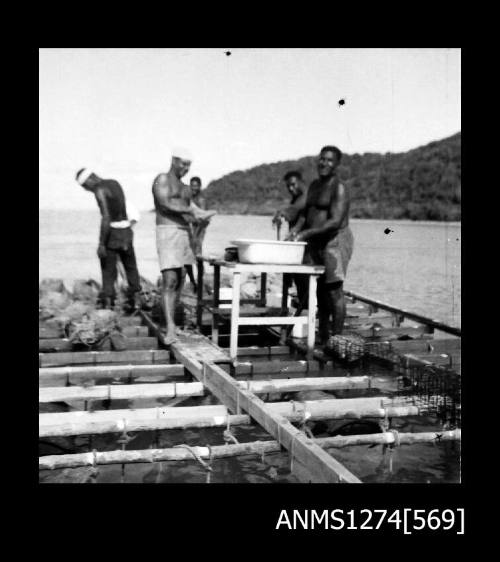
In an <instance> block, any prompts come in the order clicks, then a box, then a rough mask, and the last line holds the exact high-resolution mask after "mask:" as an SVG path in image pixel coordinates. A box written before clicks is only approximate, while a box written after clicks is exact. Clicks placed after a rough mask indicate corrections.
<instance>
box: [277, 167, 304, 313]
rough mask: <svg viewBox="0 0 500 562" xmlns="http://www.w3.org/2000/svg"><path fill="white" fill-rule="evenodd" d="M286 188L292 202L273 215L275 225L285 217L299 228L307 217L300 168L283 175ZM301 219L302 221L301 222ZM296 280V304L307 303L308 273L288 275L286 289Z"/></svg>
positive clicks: (293, 226) (292, 225) (289, 228)
mask: <svg viewBox="0 0 500 562" xmlns="http://www.w3.org/2000/svg"><path fill="white" fill-rule="evenodd" d="M283 181H284V182H285V185H286V188H287V189H288V192H289V193H290V196H291V199H290V203H289V204H288V205H287V206H286V207H282V208H281V209H278V210H277V211H276V213H275V215H274V217H273V224H274V225H277V226H278V225H281V223H282V221H283V219H285V220H286V221H288V230H289V231H290V232H291V231H292V230H294V229H295V230H298V228H300V226H301V225H302V224H303V222H304V220H305V218H304V217H302V216H301V211H303V210H304V209H305V206H306V196H307V187H306V186H305V185H304V180H303V179H302V174H301V173H300V172H299V171H298V170H290V171H289V172H287V173H286V174H285V175H284V176H283ZM299 221H300V222H299ZM292 281H293V282H295V285H296V286H297V299H298V302H297V303H296V306H298V307H300V306H301V305H306V304H307V303H305V299H306V298H307V286H308V285H307V284H308V277H307V275H300V274H295V275H287V276H286V277H285V285H284V290H285V291H288V288H289V287H290V285H291V282H292Z"/></svg>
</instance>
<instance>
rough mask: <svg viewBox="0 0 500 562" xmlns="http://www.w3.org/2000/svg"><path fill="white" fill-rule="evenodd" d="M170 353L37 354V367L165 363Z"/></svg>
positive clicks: (141, 351) (98, 352) (163, 351)
mask: <svg viewBox="0 0 500 562" xmlns="http://www.w3.org/2000/svg"><path fill="white" fill-rule="evenodd" d="M169 358H170V352H169V351H168V350H164V349H156V350H155V349H152V350H147V351H146V350H138V351H129V350H127V351H73V352H61V353H39V354H38V359H39V365H38V366H39V367H57V366H62V365H96V364H99V363H135V364H149V363H167V362H168V361H169Z"/></svg>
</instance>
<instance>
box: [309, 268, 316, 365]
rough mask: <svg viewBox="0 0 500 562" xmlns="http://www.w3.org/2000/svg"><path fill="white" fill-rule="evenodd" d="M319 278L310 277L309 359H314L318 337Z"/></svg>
mask: <svg viewBox="0 0 500 562" xmlns="http://www.w3.org/2000/svg"><path fill="white" fill-rule="evenodd" d="M317 282H318V278H317V277H316V275H309V304H308V308H307V358H308V359H312V358H313V352H314V340H315V337H316V286H317Z"/></svg>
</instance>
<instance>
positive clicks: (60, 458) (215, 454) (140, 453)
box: [38, 429, 461, 470]
mask: <svg viewBox="0 0 500 562" xmlns="http://www.w3.org/2000/svg"><path fill="white" fill-rule="evenodd" d="M395 440H396V437H395V434H394V433H392V432H386V433H375V434H371V435H348V436H341V435H338V436H336V437H322V438H318V439H315V442H316V444H317V445H318V446H319V447H321V448H322V449H326V450H328V449H338V448H342V447H352V446H355V445H378V444H381V445H391V444H394V443H395ZM460 440H461V431H460V429H455V430H453V431H443V432H426V433H398V435H397V442H398V444H399V445H407V444H408V445H410V444H413V443H441V442H443V441H460ZM190 449H191V451H192V452H191V451H189V450H188V449H186V448H182V447H171V448H165V449H143V450H135V451H130V450H129V451H126V450H125V451H122V450H116V451H103V452H99V451H98V452H96V454H95V456H94V453H77V454H67V455H47V456H42V457H39V458H38V468H39V470H54V469H61V468H78V467H82V466H94V462H95V464H96V465H110V464H129V463H148V462H149V463H150V462H180V461H192V460H194V457H193V453H194V454H196V455H197V456H198V457H199V458H201V459H204V460H205V459H206V460H208V459H210V458H212V459H214V458H216V459H218V458H228V457H240V456H245V455H263V454H266V453H267V454H272V453H279V452H280V451H281V447H280V445H279V443H278V442H277V441H274V440H273V441H253V442H251V443H239V444H237V445H216V446H213V447H210V449H209V448H208V447H191V448H190Z"/></svg>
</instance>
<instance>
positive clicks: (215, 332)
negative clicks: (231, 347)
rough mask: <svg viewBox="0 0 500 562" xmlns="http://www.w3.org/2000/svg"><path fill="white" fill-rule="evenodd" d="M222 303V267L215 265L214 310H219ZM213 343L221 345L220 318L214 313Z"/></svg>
mask: <svg viewBox="0 0 500 562" xmlns="http://www.w3.org/2000/svg"><path fill="white" fill-rule="evenodd" d="M219 301H220V265H217V264H214V301H213V302H214V308H219ZM212 341H213V342H214V343H215V344H216V345H217V344H218V343H219V316H218V315H217V313H216V312H213V313H212Z"/></svg>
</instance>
